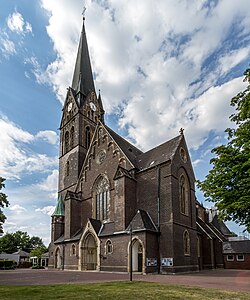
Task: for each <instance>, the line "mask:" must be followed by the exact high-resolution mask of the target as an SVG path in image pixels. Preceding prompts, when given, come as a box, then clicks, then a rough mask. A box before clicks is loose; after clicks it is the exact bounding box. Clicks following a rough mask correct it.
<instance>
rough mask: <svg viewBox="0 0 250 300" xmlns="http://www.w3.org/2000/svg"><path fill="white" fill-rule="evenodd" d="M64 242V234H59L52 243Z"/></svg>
mask: <svg viewBox="0 0 250 300" xmlns="http://www.w3.org/2000/svg"><path fill="white" fill-rule="evenodd" d="M62 242H64V235H61V236H60V237H59V238H58V239H57V240H56V241H54V244H60V243H62Z"/></svg>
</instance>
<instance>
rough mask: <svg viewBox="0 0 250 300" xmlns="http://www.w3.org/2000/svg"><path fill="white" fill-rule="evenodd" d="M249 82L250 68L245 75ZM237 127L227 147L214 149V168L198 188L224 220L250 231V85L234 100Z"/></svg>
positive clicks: (222, 146) (229, 135) (229, 137)
mask: <svg viewBox="0 0 250 300" xmlns="http://www.w3.org/2000/svg"><path fill="white" fill-rule="evenodd" d="M244 75H245V77H244V81H247V82H248V83H250V69H247V70H246V71H245V72H244ZM231 105H232V106H233V107H235V113H234V114H232V115H231V116H230V120H231V121H232V122H235V124H236V126H235V128H228V129H226V131H225V132H226V133H227V134H228V143H227V145H221V146H219V147H216V148H214V149H213V150H212V153H214V154H215V157H214V158H212V159H211V160H210V163H211V164H212V165H213V167H212V169H211V170H210V171H209V173H208V175H207V176H206V178H205V180H204V181H202V182H201V181H198V187H199V188H200V189H201V190H202V191H203V192H204V196H205V198H206V200H208V201H212V202H214V203H215V205H216V206H217V208H218V210H219V215H220V216H221V218H222V219H223V220H233V221H235V222H236V223H239V224H240V225H244V226H246V229H247V231H249V232H250V85H249V84H248V86H247V88H246V89H245V90H244V91H243V92H240V93H239V94H238V95H237V96H235V97H234V98H233V99H232V100H231Z"/></svg>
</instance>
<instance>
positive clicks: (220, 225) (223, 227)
mask: <svg viewBox="0 0 250 300" xmlns="http://www.w3.org/2000/svg"><path fill="white" fill-rule="evenodd" d="M211 223H212V224H213V225H214V226H215V227H216V228H218V229H219V230H220V231H221V232H222V233H223V234H224V235H225V236H232V232H231V231H230V230H229V229H228V228H227V226H226V225H225V223H224V222H222V221H220V220H219V219H218V215H215V216H214V217H213V220H212V222H211Z"/></svg>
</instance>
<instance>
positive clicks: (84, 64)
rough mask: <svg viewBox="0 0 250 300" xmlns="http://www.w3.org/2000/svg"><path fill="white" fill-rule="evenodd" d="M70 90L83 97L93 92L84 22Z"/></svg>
mask: <svg viewBox="0 0 250 300" xmlns="http://www.w3.org/2000/svg"><path fill="white" fill-rule="evenodd" d="M72 88H73V89H74V90H75V92H76V93H78V92H81V93H82V94H83V95H85V96H87V95H88V94H89V92H90V91H95V86H94V80H93V74H92V69H91V63H90V57H89V50H88V43H87V37H86V33H85V26H84V21H83V25H82V32H81V37H80V42H79V47H78V52H77V58H76V64H75V70H74V75H73V80H72Z"/></svg>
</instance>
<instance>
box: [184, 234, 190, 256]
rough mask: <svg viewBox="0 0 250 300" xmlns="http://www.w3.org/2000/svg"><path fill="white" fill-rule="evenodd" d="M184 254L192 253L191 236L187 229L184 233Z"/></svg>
mask: <svg viewBox="0 0 250 300" xmlns="http://www.w3.org/2000/svg"><path fill="white" fill-rule="evenodd" d="M183 247H184V255H190V237H189V233H188V231H187V230H185V231H184V234H183Z"/></svg>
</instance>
